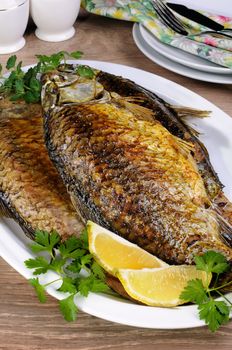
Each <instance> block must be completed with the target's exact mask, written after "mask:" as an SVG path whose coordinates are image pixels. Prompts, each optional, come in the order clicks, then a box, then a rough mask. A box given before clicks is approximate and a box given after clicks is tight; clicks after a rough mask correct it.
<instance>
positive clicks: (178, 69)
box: [133, 23, 232, 84]
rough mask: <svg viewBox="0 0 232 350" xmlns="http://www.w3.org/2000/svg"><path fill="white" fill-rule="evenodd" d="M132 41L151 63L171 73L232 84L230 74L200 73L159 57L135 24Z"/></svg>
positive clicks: (161, 56)
mask: <svg viewBox="0 0 232 350" xmlns="http://www.w3.org/2000/svg"><path fill="white" fill-rule="evenodd" d="M133 39H134V41H135V44H136V45H137V47H138V48H139V50H140V51H141V52H142V53H143V54H144V55H145V56H146V57H148V58H149V59H150V60H151V61H152V62H155V63H157V64H158V65H159V66H161V67H164V68H166V69H168V70H170V71H172V72H175V73H178V74H180V75H183V76H185V77H189V78H192V79H197V80H202V81H207V82H210V83H218V84H232V74H231V75H226V74H221V75H220V74H213V73H207V72H202V71H200V70H197V69H193V68H189V67H187V66H184V65H182V64H179V63H176V62H174V61H172V60H170V59H168V58H166V57H164V56H163V55H160V54H159V53H158V52H157V51H156V50H154V49H153V48H152V47H151V46H150V45H148V44H147V43H146V41H145V40H144V39H143V37H142V35H141V33H140V27H139V25H138V24H137V23H135V24H134V26H133Z"/></svg>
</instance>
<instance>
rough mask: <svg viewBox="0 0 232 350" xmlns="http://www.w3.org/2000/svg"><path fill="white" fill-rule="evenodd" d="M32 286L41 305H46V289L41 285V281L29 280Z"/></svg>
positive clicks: (36, 279)
mask: <svg viewBox="0 0 232 350" xmlns="http://www.w3.org/2000/svg"><path fill="white" fill-rule="evenodd" d="M29 283H30V285H32V286H33V287H34V288H35V291H36V294H37V297H38V298H39V301H40V302H41V303H45V302H46V301H47V298H46V294H45V288H44V286H43V285H42V284H40V283H39V279H38V277H37V278H30V279H29Z"/></svg>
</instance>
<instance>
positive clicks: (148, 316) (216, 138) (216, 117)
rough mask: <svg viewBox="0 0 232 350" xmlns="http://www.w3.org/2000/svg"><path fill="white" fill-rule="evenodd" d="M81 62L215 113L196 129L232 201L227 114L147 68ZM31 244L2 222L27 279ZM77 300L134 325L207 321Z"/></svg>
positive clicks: (181, 312) (97, 299)
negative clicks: (27, 262)
mask: <svg viewBox="0 0 232 350" xmlns="http://www.w3.org/2000/svg"><path fill="white" fill-rule="evenodd" d="M78 63H81V64H87V65H90V66H92V67H95V68H98V69H101V70H104V71H106V72H109V73H113V74H116V75H119V76H123V77H126V78H129V79H131V80H133V81H135V82H136V83H137V84H140V85H142V86H144V87H145V88H147V89H149V90H151V91H154V92H156V93H157V94H158V95H159V96H161V97H163V98H164V99H165V100H166V101H168V102H171V103H176V104H181V105H185V106H189V107H195V108H200V109H206V110H211V111H212V116H211V117H210V118H207V119H203V120H197V121H196V124H197V129H198V130H199V131H200V132H202V133H203V134H202V136H201V140H202V141H203V142H204V144H205V145H206V147H207V149H208V151H209V154H210V156H211V161H212V163H213V165H214V167H215V170H216V171H217V172H218V173H219V175H220V179H221V181H222V182H223V183H224V184H225V193H226V194H227V195H228V197H229V198H230V199H232V186H231V184H232V180H231V179H232V163H231V152H232V138H231V131H232V119H231V118H230V117H229V116H228V115H227V114H225V113H224V112H223V111H222V110H220V109H219V108H217V107H216V106H214V105H213V104H212V103H210V102H209V101H207V100H205V99H204V98H202V97H200V96H199V95H197V94H195V93H193V92H192V91H190V90H188V89H185V88H184V87H182V86H180V85H178V84H176V83H173V82H171V81H169V80H167V79H164V78H162V77H160V76H157V75H154V74H151V73H148V72H145V71H143V70H140V69H135V68H132V67H128V66H123V65H119V64H113V63H108V62H98V61H81V60H80V61H78ZM26 68H27V67H25V69H26ZM29 242H30V240H29V239H28V238H26V237H25V235H24V234H23V232H22V230H21V229H20V228H19V226H18V225H17V224H16V223H15V222H14V221H13V220H11V219H5V218H1V220H0V255H1V256H2V258H3V259H5V260H6V261H7V262H8V264H9V265H11V266H12V267H13V268H14V269H15V270H16V271H18V272H19V273H20V274H22V275H23V276H24V277H25V278H27V279H28V278H31V277H32V273H31V271H29V270H28V269H27V268H26V267H25V266H24V261H25V260H26V259H29V258H32V257H33V254H32V253H31V251H30V250H29V248H28V243H29ZM54 277H55V274H54V273H52V272H49V273H48V274H46V275H45V276H44V277H43V278H42V279H41V282H42V283H46V282H48V281H51V280H53V279H55V278H54ZM55 287H58V285H56V286H54V285H51V286H50V287H49V288H48V289H47V291H48V292H49V294H51V295H52V296H54V297H55V298H57V299H62V298H63V297H64V294H62V293H59V292H57V291H56V290H55ZM228 298H231V300H232V293H230V294H229V295H228ZM75 302H76V304H77V306H78V307H79V308H80V309H81V310H82V311H84V312H86V313H89V314H91V315H94V316H97V317H100V318H103V319H105V320H109V321H113V322H118V323H121V324H125V325H130V326H136V327H145V328H158V329H178V328H192V327H199V326H203V325H204V322H202V321H201V320H199V318H198V316H197V307H196V306H195V305H192V306H180V307H176V308H159V307H149V306H143V305H136V304H133V303H132V302H129V301H127V300H123V299H121V298H116V297H110V296H107V295H104V294H93V293H91V294H90V295H89V296H88V298H83V297H80V296H77V297H76V299H75ZM231 316H232V314H231Z"/></svg>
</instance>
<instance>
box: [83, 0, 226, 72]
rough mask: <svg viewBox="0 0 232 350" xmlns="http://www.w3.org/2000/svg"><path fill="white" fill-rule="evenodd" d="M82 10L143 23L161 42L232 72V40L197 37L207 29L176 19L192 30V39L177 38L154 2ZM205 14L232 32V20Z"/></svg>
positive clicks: (91, 2)
mask: <svg viewBox="0 0 232 350" xmlns="http://www.w3.org/2000/svg"><path fill="white" fill-rule="evenodd" d="M82 6H83V7H84V8H85V9H86V10H87V11H89V12H92V13H94V14H97V15H101V16H107V17H112V18H117V19H122V20H127V21H133V22H140V23H142V24H143V25H144V27H146V28H147V29H148V30H149V31H150V32H151V33H152V34H153V35H154V36H155V37H156V38H158V39H159V40H160V41H161V42H163V43H165V44H168V45H171V46H174V47H176V48H179V49H182V50H184V51H187V52H189V53H191V54H193V55H196V56H199V57H201V58H204V59H207V60H209V61H211V62H214V63H216V64H219V65H221V66H224V67H228V68H231V69H232V39H225V38H221V37H215V36H211V35H208V34H207V35H206V34H204V35H197V33H199V32H200V31H205V30H207V28H206V27H203V26H201V25H199V24H196V23H194V22H192V21H190V20H187V19H186V18H184V17H182V16H179V15H177V16H178V17H179V18H180V19H181V21H183V22H184V23H185V24H186V25H187V26H188V27H189V31H191V35H188V36H183V35H180V34H177V33H175V32H174V31H173V30H171V29H169V28H167V27H166V26H165V25H164V24H163V23H162V22H161V21H160V20H159V18H158V16H157V15H156V13H155V11H154V10H153V7H152V5H151V0H141V1H133V0H82ZM204 14H205V15H206V16H208V17H209V18H211V19H213V20H215V21H216V22H218V23H221V24H222V25H224V27H225V28H232V18H230V17H225V16H218V15H213V14H210V13H206V12H204ZM230 35H232V31H231V33H230Z"/></svg>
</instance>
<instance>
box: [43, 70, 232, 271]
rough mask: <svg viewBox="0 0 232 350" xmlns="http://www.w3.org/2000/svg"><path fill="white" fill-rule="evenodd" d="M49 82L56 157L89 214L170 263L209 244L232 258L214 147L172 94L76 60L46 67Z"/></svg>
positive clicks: (46, 99) (49, 140)
mask: <svg viewBox="0 0 232 350" xmlns="http://www.w3.org/2000/svg"><path fill="white" fill-rule="evenodd" d="M43 86H44V87H43V94H42V104H43V108H44V119H45V138H46V144H47V148H48V151H49V155H50V157H51V159H52V161H53V162H54V164H55V166H56V167H57V169H58V171H59V173H60V175H61V176H62V179H63V181H64V183H65V184H66V187H67V189H68V192H69V194H70V196H71V198H72V202H73V204H74V206H75V207H76V209H77V210H78V211H79V212H80V214H81V216H82V217H83V218H84V219H85V220H86V219H90V220H93V221H95V222H97V223H98V224H100V225H102V226H104V227H106V228H108V229H110V230H112V231H113V232H115V233H118V234H119V235H121V236H123V237H124V238H126V239H128V240H130V241H132V242H134V243H137V244H138V245H139V246H140V247H142V248H144V249H146V250H147V251H149V252H151V253H152V254H154V255H156V256H158V257H159V258H161V259H162V260H164V261H166V262H168V263H174V264H183V263H187V264H191V263H193V259H194V256H195V255H198V254H202V253H203V252H205V251H207V250H215V251H218V252H221V253H223V254H224V255H225V256H226V257H227V259H228V261H229V262H230V263H231V262H232V249H231V247H230V246H229V245H230V243H231V232H232V231H231V225H230V223H229V222H228V220H226V218H229V220H230V218H231V212H230V210H229V209H228V208H230V203H229V201H228V200H227V199H226V198H225V197H224V196H223V193H222V191H221V188H222V186H221V184H220V182H219V180H218V178H217V175H216V174H215V172H214V170H213V168H212V166H211V164H210V162H209V159H208V157H207V151H206V150H205V148H204V146H203V145H202V144H201V143H200V142H199V141H198V140H197V139H196V137H195V136H194V135H193V133H192V131H191V129H189V128H188V127H187V126H186V125H185V124H184V123H183V122H182V121H181V120H179V119H178V117H177V115H176V114H175V112H174V111H173V110H172V109H171V108H170V107H169V106H168V105H167V104H166V103H165V102H164V101H162V100H161V99H160V98H158V97H157V96H156V95H155V94H153V93H151V92H148V91H147V90H145V89H143V88H141V87H139V86H137V85H136V84H134V83H132V82H130V81H127V80H125V79H122V78H118V77H114V76H112V75H110V74H107V73H103V72H99V71H95V76H94V77H93V78H92V79H88V78H84V77H81V76H79V75H78V74H77V73H76V69H75V67H73V68H72V67H68V68H67V69H66V70H65V68H64V67H63V68H61V69H60V71H56V72H52V73H50V74H49V73H48V74H46V75H44V76H43ZM218 198H223V201H224V204H225V205H224V209H223V210H224V212H223V211H221V210H220V205H217V203H216V200H218ZM219 202H220V201H219ZM220 203H221V202H220ZM226 207H227V208H226ZM223 214H225V216H226V218H225V216H224V217H223ZM222 237H224V239H225V238H226V239H227V244H226V243H225V242H224V241H222Z"/></svg>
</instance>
